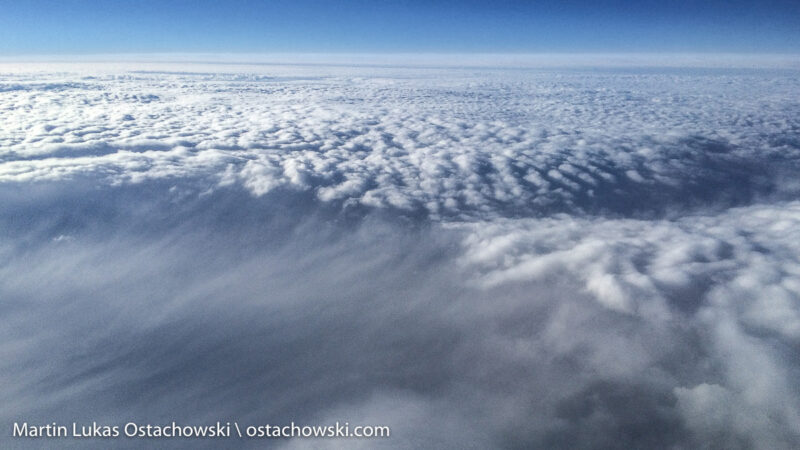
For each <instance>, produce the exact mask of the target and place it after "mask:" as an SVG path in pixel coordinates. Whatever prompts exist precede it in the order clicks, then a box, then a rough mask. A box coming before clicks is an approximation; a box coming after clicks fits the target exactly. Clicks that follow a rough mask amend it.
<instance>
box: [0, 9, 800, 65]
mask: <svg viewBox="0 0 800 450" xmlns="http://www.w3.org/2000/svg"><path fill="white" fill-rule="evenodd" d="M142 52H145V53H146V52H150V53H162V52H167V53H173V52H174V53H181V52H232V53H236V52H295V53H297V52H349V53H353V52H356V53H358V52H386V53H391V52H428V53H454V52H461V53H470V52H476V53H477V52H507V53H536V52H538V53H543V52H544V53H547V52H562V53H571V52H700V53H705V52H709V53H710V52H733V53H798V52H800V3H799V2H796V1H782V0H765V1H750V0H733V1H717V0H710V1H670V2H666V1H653V0H644V1H637V2H623V1H618V0H596V1H591V0H572V1H559V2H556V1H548V2H543V1H471V0H467V1H416V0H407V1H391V2H390V1H375V0H373V1H364V0H344V1H337V2H333V1H321V0H292V1H284V0H277V1H253V0H231V1H225V2H220V1H210V0H194V1H184V0H179V1H169V0H140V1H121V0H108V1H80V0H25V1H19V0H15V1H13V0H0V55H27V54H107V53H142Z"/></svg>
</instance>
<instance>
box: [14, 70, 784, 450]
mask: <svg viewBox="0 0 800 450" xmlns="http://www.w3.org/2000/svg"><path fill="white" fill-rule="evenodd" d="M0 68H2V70H0V204H2V205H3V206H2V211H0V227H2V229H3V231H4V232H3V233H2V237H1V238H0V302H2V307H3V313H2V315H1V316H0V337H1V338H2V339H1V340H0V342H2V343H0V354H2V355H3V357H2V358H0V376H2V380H3V383H0V404H2V407H0V417H2V423H3V424H4V425H3V426H4V427H6V429H7V430H10V424H11V423H13V422H14V421H28V422H34V423H35V422H37V421H39V422H42V423H46V422H52V421H57V422H64V423H68V422H72V421H79V420H83V421H89V422H91V421H92V420H94V421H98V422H106V423H123V424H124V423H125V422H126V421H128V420H138V421H142V422H149V423H159V422H168V421H172V420H177V421H181V422H186V423H204V422H212V421H216V420H239V421H240V422H241V423H252V424H261V423H288V422H289V421H295V422H296V423H306V424H327V423H333V422H335V421H340V422H344V421H349V422H351V423H354V424H358V423H361V424H381V425H384V424H385V425H388V426H390V427H391V428H392V438H391V439H386V440H378V441H375V440H370V441H352V440H351V441H344V440H335V439H334V440H327V441H308V440H305V441H304V440H292V441H279V442H274V444H276V445H277V446H278V447H285V448H305V447H308V446H309V445H311V446H314V447H315V448H353V447H354V446H356V447H357V446H359V445H362V446H364V448H373V447H384V448H420V447H427V448H454V449H455V448H459V449H461V448H481V449H483V448H537V447H540V448H576V447H577V448H665V447H669V448H698V447H712V448H717V447H719V448H763V449H777V448H796V447H797V446H798V445H800V384H798V383H797V380H798V379H800V181H798V177H797V174H798V173H800V72H798V71H797V70H795V69H786V68H782V69H732V68H714V69H698V68H690V67H684V68H681V67H673V68H669V69H658V68H655V67H651V68H647V69H635V68H631V67H627V68H616V69H615V68H608V67H606V68H603V69H588V68H573V69H555V68H550V69H546V70H536V69H492V68H491V67H473V68H457V67H449V68H439V69H437V68H422V67H417V68H401V67H389V66H360V67H341V66H324V65H300V66H278V65H260V66H258V65H252V66H251V65H247V66H243V65H216V66H214V65H201V64H190V63H184V64H181V65H179V66H176V65H174V64H173V65H170V64H147V65H140V66H136V67H134V66H123V65H115V66H111V65H103V64H96V65H82V66H81V65H69V66H68V65H63V66H59V65H50V66H41V65H34V64H28V65H18V66H12V65H2V66H0ZM2 439H7V438H2ZM66 443H67V444H72V445H76V446H77V445H86V442H71V443H70V442H66ZM95 443H96V444H98V445H99V444H102V442H95ZM115 443H120V444H123V445H131V446H134V447H135V446H138V445H140V444H141V442H135V441H116V442H115ZM13 444H14V445H27V444H36V442H32V441H14V442H13ZM161 444H163V445H174V446H184V445H189V444H190V445H191V446H203V445H209V446H211V445H214V443H213V442H208V441H198V442H191V443H188V442H180V441H159V445H161ZM244 444H245V445H248V444H249V445H252V446H260V445H261V444H263V443H261V442H257V441H253V442H244Z"/></svg>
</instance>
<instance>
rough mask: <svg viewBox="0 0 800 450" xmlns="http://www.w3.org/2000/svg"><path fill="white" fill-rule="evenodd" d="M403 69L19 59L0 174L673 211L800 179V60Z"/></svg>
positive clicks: (342, 197)
mask: <svg viewBox="0 0 800 450" xmlns="http://www.w3.org/2000/svg"><path fill="white" fill-rule="evenodd" d="M401 73H402V74H403V75H404V77H403V78H401V77H399V76H398V75H397V74H396V73H395V74H394V77H390V75H392V73H391V72H390V73H387V74H383V76H380V77H379V76H372V77H366V78H365V77H358V78H356V77H355V75H357V74H358V72H357V71H355V70H354V71H353V73H351V74H349V75H350V76H345V74H341V73H339V74H336V75H331V76H328V77H324V78H317V79H313V78H312V79H295V80H291V79H287V77H283V78H271V77H258V76H234V75H228V74H193V73H166V74H165V73H135V74H126V75H107V76H105V77H92V78H91V79H83V80H81V81H65V80H64V79H63V76H62V77H61V78H56V77H55V76H53V79H52V80H49V81H37V82H35V83H31V82H27V83H23V82H22V81H21V80H24V79H25V78H24V77H23V76H22V75H16V76H15V75H7V76H6V77H5V80H4V83H5V86H6V87H5V88H4V91H3V92H2V93H0V95H2V98H3V104H4V105H6V107H5V108H4V109H3V110H2V111H0V119H2V123H3V125H2V126H3V129H2V136H3V137H2V142H0V144H2V156H0V157H2V160H1V161H2V163H0V181H6V182H9V181H17V182H27V181H36V180H53V179H64V178H74V177H80V176H90V177H93V178H99V179H101V180H105V181H106V182H109V183H126V182H139V181H141V180H146V179H151V178H190V177H197V176H199V175H201V174H204V175H206V176H207V177H208V181H209V183H211V184H223V185H225V184H230V183H238V184H241V185H243V186H246V187H247V188H248V189H249V190H250V191H251V192H252V193H253V194H255V195H264V194H265V193H267V192H269V191H271V190H273V189H278V188H286V189H292V190H307V191H311V192H313V193H314V194H315V195H317V197H318V198H319V199H320V200H321V201H326V202H327V201H338V202H343V203H348V204H353V203H356V204H361V205H365V206H368V207H377V208H396V209H401V210H414V211H419V212H423V213H425V214H428V215H431V216H433V217H434V218H438V217H444V218H448V217H449V218H453V217H455V218H465V217H472V218H487V217H499V216H505V217H508V216H520V215H522V216H530V215H541V214H548V213H552V212H569V213H581V212H588V213H593V214H594V213H617V214H625V215H627V214H630V213H632V212H635V213H641V214H649V213H656V214H663V213H666V212H669V211H671V210H673V209H675V208H678V209H684V208H686V207H701V208H702V207H708V206H709V205H722V206H730V205H738V204H746V203H748V202H750V201H753V200H754V199H756V198H761V197H776V196H777V197H784V198H785V197H787V196H788V197H791V196H793V195H795V194H796V193H797V191H798V186H797V183H796V182H794V181H792V180H793V178H792V176H791V174H792V173H793V172H794V171H796V170H797V169H798V167H797V162H796V161H797V158H798V152H800V145H799V144H798V143H800V140H798V139H799V138H798V136H797V133H796V131H795V130H796V129H797V127H798V126H800V125H799V124H798V123H797V119H795V118H796V117H800V114H798V113H800V111H798V107H797V101H796V92H797V88H798V86H797V83H796V78H792V77H791V76H789V75H785V74H780V73H779V74H777V75H774V74H772V73H767V74H766V75H765V74H764V73H760V72H757V71H756V72H753V73H749V72H745V73H744V74H738V75H737V74H735V73H733V74H731V73H727V72H721V73H720V74H716V75H708V74H704V73H700V74H695V75H693V74H691V72H689V74H685V75H675V74H663V73H658V72H656V73H648V72H643V73H637V72H632V73H629V74H628V73H625V74H622V75H619V74H615V73H611V74H609V73H605V72H599V73H596V72H580V71H578V72H566V73H560V72H555V73H554V72H523V73H516V72H500V73H497V72H487V71H484V72H480V71H479V72H477V73H474V74H473V73H461V72H455V73H450V74H449V76H448V77H445V78H442V79H431V78H429V77H428V76H427V75H428V74H427V73H426V72H424V71H422V72H420V71H419V70H418V71H417V72H414V71H411V72H410V73H409V72H401ZM414 75H415V76H414ZM41 77H44V76H40V77H39V78H41ZM20 86H24V87H25V88H24V89H23V88H21V87H20ZM12 87H15V88H14V89H12ZM17 87H18V88H17Z"/></svg>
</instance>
